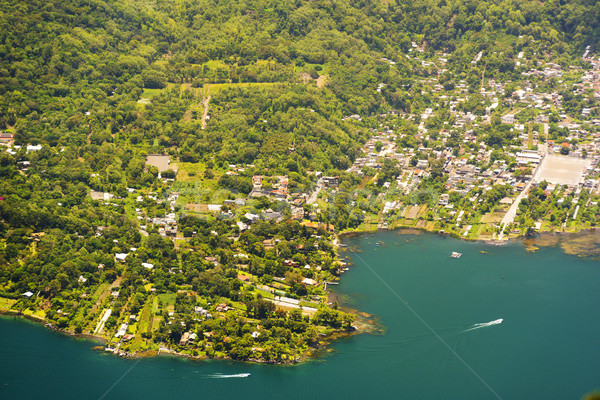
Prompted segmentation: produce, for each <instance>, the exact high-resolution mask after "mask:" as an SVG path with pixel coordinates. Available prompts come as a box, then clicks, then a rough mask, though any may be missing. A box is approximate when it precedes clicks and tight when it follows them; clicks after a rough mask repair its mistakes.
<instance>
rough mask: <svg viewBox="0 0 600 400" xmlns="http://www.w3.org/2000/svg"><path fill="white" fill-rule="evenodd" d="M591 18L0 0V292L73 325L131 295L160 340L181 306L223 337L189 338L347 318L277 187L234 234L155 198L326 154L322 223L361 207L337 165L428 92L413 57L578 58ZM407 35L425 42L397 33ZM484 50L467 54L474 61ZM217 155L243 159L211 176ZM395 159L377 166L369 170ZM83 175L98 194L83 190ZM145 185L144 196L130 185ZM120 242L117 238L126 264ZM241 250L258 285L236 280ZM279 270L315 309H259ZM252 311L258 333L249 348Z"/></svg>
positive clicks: (305, 164) (290, 348) (230, 350)
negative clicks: (180, 173) (157, 221)
mask: <svg viewBox="0 0 600 400" xmlns="http://www.w3.org/2000/svg"><path fill="white" fill-rule="evenodd" d="M598 24H600V6H599V5H598V3H597V2H596V1H593V0H575V1H568V2H567V1H558V0H554V1H545V2H538V1H529V0H514V1H510V0H487V1H474V0H472V1H466V2H465V1H451V0H414V1H409V0H398V1H394V0H385V1H384V0H381V1H356V2H351V1H346V0H315V1H311V2H302V1H287V0H286V1H279V0H277V1H272V0H268V1H267V0H247V1H213V0H194V1H191V0H169V1H150V0H148V1H146V0H121V1H113V0H108V1H100V0H65V1H60V2H49V1H48V2H46V1H35V0H32V1H27V2H22V1H17V0H6V1H3V2H2V3H1V4H0V129H1V130H2V131H4V132H8V133H12V134H14V144H15V145H20V146H21V147H20V148H19V149H17V150H16V151H14V152H12V153H9V152H7V151H5V150H2V151H1V152H0V239H1V242H0V296H2V297H3V298H7V299H14V300H17V299H20V298H21V297H22V293H23V292H27V291H30V292H32V293H34V294H35V296H34V297H32V298H31V299H30V300H20V302H21V303H22V304H21V305H20V307H21V309H26V308H28V307H31V308H32V309H33V308H37V309H43V310H45V311H44V316H45V318H46V320H47V321H50V322H51V323H54V324H55V325H57V326H60V327H61V328H66V329H69V330H73V331H76V332H88V333H91V332H93V331H94V327H95V322H97V319H98V318H99V316H100V313H101V311H102V309H103V307H107V306H108V305H109V304H110V305H111V307H112V310H113V314H112V317H111V318H110V319H109V320H108V321H107V324H108V325H107V327H115V326H117V322H118V321H119V322H121V321H123V320H124V319H126V318H128V316H129V314H136V313H141V315H142V321H140V324H142V323H144V324H146V325H145V326H144V330H139V331H140V332H143V333H142V336H144V338H145V339H149V340H150V339H151V340H152V341H153V342H154V343H162V342H164V341H171V342H172V343H174V344H177V343H178V341H179V338H180V337H181V335H182V333H183V332H182V328H181V326H185V327H186V330H190V331H192V330H194V329H196V330H197V331H198V332H199V333H206V334H208V333H210V334H211V335H212V334H213V333H214V335H215V337H219V338H220V339H219V340H214V341H213V343H216V344H215V345H214V346H213V347H212V349H209V348H208V347H210V346H208V347H207V346H206V344H203V345H202V348H200V349H197V351H199V352H200V353H203V354H204V353H206V354H209V355H214V354H215V352H216V353H217V354H222V355H228V356H230V357H233V358H239V359H249V358H259V359H262V360H268V361H273V360H278V361H281V360H282V359H285V357H283V355H286V357H288V358H289V359H293V358H295V357H297V356H298V355H299V354H300V353H301V352H302V351H304V350H305V349H306V348H307V347H308V346H309V345H311V344H313V343H314V342H315V341H316V340H317V334H318V333H325V332H329V331H330V329H340V328H348V327H349V326H350V325H351V323H352V322H353V318H352V316H349V315H347V314H346V313H343V312H340V311H337V310H335V309H334V308H335V307H333V305H332V307H333V308H330V307H329V306H327V305H326V300H327V299H326V294H325V293H324V291H323V289H322V288H321V287H311V286H308V285H306V284H303V283H302V282H303V280H304V279H312V278H314V277H316V276H317V275H319V276H320V277H321V278H322V280H325V279H335V276H336V275H337V273H338V272H339V269H338V264H337V261H336V256H337V254H336V251H335V249H334V248H333V247H332V246H331V242H330V241H331V239H332V237H331V236H330V235H331V232H330V231H329V230H328V229H327V228H329V226H328V225H327V226H325V227H323V226H321V227H318V228H314V227H307V226H305V225H302V224H300V223H299V222H291V221H290V220H289V218H288V217H289V215H290V210H289V207H287V206H285V205H282V204H280V203H278V202H276V201H270V200H268V199H265V198H263V199H259V200H257V201H256V202H254V203H249V208H248V211H249V212H252V213H256V214H260V213H261V212H272V210H275V211H280V212H281V213H282V214H283V216H284V218H283V219H284V221H283V222H280V223H275V222H274V221H261V222H260V223H257V224H253V225H252V226H251V228H249V229H248V230H246V231H245V232H243V233H242V232H240V228H239V227H238V226H236V224H233V223H231V221H228V220H227V219H226V217H223V218H217V217H214V218H212V217H211V218H201V217H198V216H195V215H188V214H186V213H185V212H184V210H182V209H181V208H180V207H179V205H178V206H177V207H175V208H174V209H169V207H168V206H167V198H168V196H169V195H170V193H171V192H172V191H173V190H177V191H179V192H181V193H182V194H186V193H187V194H186V195H188V196H194V195H196V194H194V193H193V191H194V190H198V186H194V182H195V181H194V180H193V179H192V178H193V175H192V174H198V175H196V178H198V179H200V177H199V176H200V175H201V179H202V180H201V185H205V186H206V187H208V188H209V189H210V190H211V191H212V192H211V193H214V192H215V191H216V190H217V189H224V190H226V191H227V193H228V194H227V195H226V196H225V197H226V198H229V199H235V198H237V197H240V194H241V196H242V197H244V196H246V195H248V193H249V192H250V191H251V190H252V181H251V178H252V176H253V175H258V174H263V175H268V176H275V175H286V176H288V177H289V181H290V182H289V190H290V192H291V193H303V192H306V191H307V190H308V189H311V188H313V187H314V183H315V179H314V177H313V176H311V175H310V174H309V172H311V171H322V172H323V173H324V174H327V175H332V176H334V175H335V176H339V177H340V192H339V194H338V195H337V197H336V198H335V199H331V203H330V204H332V206H333V207H335V210H336V213H335V215H329V214H327V213H326V212H325V213H324V215H325V216H324V217H322V220H321V221H319V222H327V223H331V224H333V225H334V226H335V227H336V228H339V229H343V228H346V227H355V226H357V225H358V224H359V223H360V222H361V220H362V218H364V217H363V215H362V214H363V213H364V210H361V209H359V208H354V209H353V208H352V207H349V208H347V207H345V206H346V205H347V204H350V203H352V201H353V199H352V198H351V190H350V189H351V188H352V187H354V186H356V185H357V184H359V183H360V179H357V178H356V177H354V176H350V175H349V174H346V173H345V170H347V169H348V168H349V167H350V166H351V165H352V163H353V162H354V161H355V160H356V158H357V157H359V156H360V148H361V146H362V145H363V144H364V143H365V142H366V141H367V139H368V138H369V137H370V134H371V131H370V130H371V129H374V128H377V127H378V120H377V118H370V117H373V116H377V115H379V114H383V113H387V112H389V111H391V110H399V111H400V112H410V113H418V112H420V111H422V110H423V109H424V108H425V107H429V106H431V99H430V98H429V97H428V96H427V94H426V91H427V89H428V88H427V86H426V85H424V84H423V81H424V80H426V79H427V78H428V77H429V76H430V75H431V74H433V72H432V69H431V68H429V67H427V65H425V64H424V63H422V62H421V61H420V60H428V59H429V58H431V57H432V56H434V55H440V54H447V59H448V63H447V65H446V69H447V70H446V72H445V75H444V76H442V77H441V79H440V82H441V83H442V84H445V87H446V86H447V88H448V89H449V88H451V87H454V83H453V82H454V81H457V80H460V79H464V80H466V81H467V82H468V83H469V84H470V85H473V86H474V85H475V83H476V82H478V81H479V79H481V76H484V77H496V78H498V79H500V78H504V79H506V80H514V81H518V80H519V79H521V73H520V72H519V71H518V70H517V69H516V68H515V62H514V58H515V56H516V53H518V52H520V51H524V52H527V53H528V54H533V53H536V54H541V55H542V54H550V53H551V54H554V55H555V57H557V60H558V61H567V62H570V63H571V62H572V63H580V60H579V59H578V56H580V54H581V53H582V52H583V49H584V48H585V47H586V46H587V45H590V44H591V45H593V44H594V43H596V42H597V41H598V39H599V36H600V30H599V29H598V28H599V27H598ZM417 47H418V48H419V49H421V52H420V53H418V54H419V55H418V57H420V58H418V57H417V56H416V55H415V54H416V53H417V52H416V51H414V52H412V53H410V52H409V51H412V50H414V49H416V48H417ZM480 52H481V54H482V55H483V56H482V62H481V63H478V64H473V63H472V60H473V59H474V57H476V55H477V54H478V53H480ZM408 54H411V57H409V56H408ZM473 82H475V83H473ZM574 101H577V99H575V100H574ZM462 107H470V109H472V110H475V109H476V108H477V107H480V108H483V107H481V104H466V105H464V106H462ZM480 111H481V110H480ZM205 115H206V116H207V118H205ZM350 115H359V116H360V117H362V119H363V120H362V122H360V123H357V122H356V121H353V120H349V119H347V118H345V117H348V116H350ZM442 123H443V121H442V119H439V120H431V121H430V122H428V124H431V125H432V126H436V124H437V125H439V126H441V124H442ZM394 124H395V125H396V126H397V127H398V128H399V129H400V130H401V131H403V132H405V133H409V134H411V133H412V132H413V131H414V129H415V127H414V126H413V125H412V124H410V123H406V122H405V121H401V120H400V119H398V120H396V121H394ZM486 129H488V130H489V129H496V130H495V131H493V132H490V133H487V132H484V134H485V135H486V140H488V141H489V143H490V144H491V145H494V144H498V145H501V144H504V143H509V142H510V140H512V139H513V138H512V136H511V135H512V133H509V132H503V129H502V128H499V127H498V128H496V127H492V128H486ZM409 136H410V135H409ZM403 140H404V142H403V143H404V144H405V145H406V146H409V147H410V146H413V142H411V141H412V140H413V139H412V138H411V137H407V138H405V139H403ZM452 140H455V138H452ZM457 143H458V142H457ZM27 145H41V146H42V148H41V150H39V151H28V150H27ZM414 146H415V147H416V146H417V145H416V144H414ZM148 154H168V155H170V156H171V157H172V159H173V160H176V161H178V162H181V163H187V164H190V165H192V166H190V167H189V168H188V169H189V171H192V172H189V173H188V175H187V177H188V178H189V181H190V182H192V181H193V182H192V183H190V182H186V181H176V182H175V183H174V184H173V183H170V182H164V181H163V180H161V179H159V171H158V170H157V169H156V168H155V167H150V166H148V165H147V164H146V159H147V156H148ZM415 161H416V158H415ZM232 164H233V165H242V166H245V168H244V170H240V171H239V173H238V174H237V176H236V177H232V176H229V175H226V171H227V169H228V166H229V165H232ZM195 166H197V172H196V170H195V169H194V168H196V167H195ZM396 175H398V171H396V170H394V168H393V167H392V166H386V167H385V168H384V169H383V170H382V176H383V177H387V176H389V177H395V176H396ZM171 176H175V173H174V172H173V171H167V172H166V173H165V172H164V171H163V176H162V177H163V178H164V177H171ZM434 178H435V177H434ZM194 179H195V178H194ZM382 182H383V181H382ZM269 184H271V183H269ZM90 190H94V191H99V192H107V193H111V194H112V195H113V196H114V198H113V200H110V201H100V200H93V199H92V198H90ZM371 190H372V191H373V192H375V193H377V190H379V189H378V188H376V187H373V188H371ZM134 191H135V192H134ZM500 192H501V191H499V193H500ZM190 193H191V194H190ZM140 194H142V195H143V196H148V195H152V196H154V197H153V199H154V200H149V199H148V197H145V199H144V202H142V203H136V201H135V198H136V196H138V195H140ZM501 194H504V192H501ZM197 196H199V195H197ZM497 197H498V198H501V196H500V195H499V196H497ZM530 197H531V196H530ZM359 200H360V198H359ZM530 200H531V201H533V200H535V199H534V198H533V197H532V198H531V199H530ZM205 202H206V201H205ZM338 206H339V207H338ZM136 209H141V210H142V211H138V210H136ZM268 210H271V211H268ZM171 211H176V212H177V217H178V219H179V236H178V237H179V238H182V237H183V236H184V233H185V236H186V238H187V240H185V243H184V244H181V243H178V242H177V241H174V240H172V239H171V238H166V237H164V236H161V235H160V234H159V230H158V228H157V227H153V226H149V227H148V229H147V235H143V234H141V233H140V224H142V225H144V224H145V223H144V222H142V223H140V221H139V218H136V212H140V213H142V214H143V215H144V217H145V218H149V219H151V218H155V217H165V215H166V214H169V213H170V212H171ZM138 215H139V214H138ZM244 221H246V222H248V221H247V220H246V219H244ZM149 225H151V224H149ZM175 243H176V244H175ZM131 249H136V250H135V251H133V250H131ZM117 253H131V256H129V257H128V258H127V259H126V261H125V262H123V263H120V262H117V261H115V254H117ZM134 253H135V254H134ZM239 254H242V255H243V257H245V258H246V260H245V261H244V262H241V261H240V260H239V259H238V258H236V257H237V256H239ZM285 260H287V262H286V261H285ZM142 263H150V264H152V265H153V266H154V268H153V269H152V270H150V269H148V268H144V267H142ZM99 265H102V267H101V268H99V267H98V266H99ZM240 265H242V266H243V270H244V271H243V272H244V273H247V274H248V275H247V276H248V277H252V279H255V282H254V283H255V285H254V286H252V287H248V286H247V285H244V284H243V283H242V281H241V280H240V278H239V276H238V274H239V272H240V270H241V269H242V267H240ZM305 266H309V267H311V268H305ZM316 267H318V269H316ZM317 271H318V272H317ZM274 277H281V278H285V279H284V281H282V283H281V284H280V286H279V287H280V289H281V291H282V293H283V294H285V295H287V296H290V297H293V298H296V299H305V300H306V299H312V300H313V301H315V302H316V303H320V304H321V305H322V307H320V308H319V310H318V311H317V312H316V313H315V314H314V315H313V316H312V317H311V318H310V319H309V318H308V317H305V316H304V317H303V316H302V315H301V314H300V313H298V312H290V313H287V314H286V313H285V312H283V313H282V312H278V311H275V307H274V306H273V303H270V302H265V301H264V300H263V296H265V295H267V294H266V293H261V292H260V290H259V289H257V288H259V286H260V285H266V284H272V283H273V278H274ZM304 282H306V281H304ZM109 285H112V286H110V290H117V289H119V291H120V293H118V294H117V296H114V297H115V298H114V299H110V296H108V297H109V298H105V297H102V293H104V292H106V293H109V292H110V290H109ZM148 285H149V286H148ZM150 289H152V290H153V291H150ZM182 291H183V292H186V293H192V292H193V293H194V296H195V297H193V299H192V298H191V297H189V296H187V295H185V294H182V293H183V292H182ZM160 296H162V297H160ZM169 296H171V297H169ZM175 296H177V298H175ZM170 302H171V303H172V304H171V306H173V307H174V308H173V309H169V308H168V305H167V304H170ZM218 302H227V303H228V305H229V306H232V307H233V308H237V309H239V310H242V311H243V312H244V318H245V319H240V318H237V317H236V316H235V315H233V316H231V315H229V316H227V317H226V318H227V319H215V320H204V321H202V322H199V321H195V320H194V319H193V318H192V314H193V312H192V310H193V309H194V307H195V306H202V307H209V305H211V306H214V305H215V304H217V303H218ZM144 310H145V311H144ZM169 312H174V313H175V317H174V318H176V322H173V320H171V319H170V317H171V316H172V315H171V316H170V315H169ZM150 315H152V317H150ZM144 316H146V317H144ZM144 318H146V319H145V320H144ZM152 321H155V322H152ZM180 322H185V323H183V324H180ZM153 323H154V324H155V325H152V324H153ZM257 325H260V326H262V327H263V330H262V331H260V332H262V333H261V334H262V337H261V339H260V343H261V346H262V348H263V351H262V355H261V356H256V355H255V356H252V351H250V350H249V349H250V348H251V347H252V343H253V342H252V340H251V339H249V334H250V333H252V331H253V330H256V329H259V328H256V326H257ZM169 326H171V328H169ZM174 326H177V328H174ZM153 327H154V328H153ZM315 327H316V328H315ZM259 330H260V329H259ZM205 336H206V337H208V336H207V335H205ZM225 337H227V338H230V340H225V339H224V338H225ZM232 338H233V339H232ZM137 346H138V347H137V348H136V349H141V348H142V347H143V346H142V345H141V344H139V343H138V344H137ZM195 351H196V350H195ZM282 357H283V358H282Z"/></svg>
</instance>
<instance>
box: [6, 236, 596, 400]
mask: <svg viewBox="0 0 600 400" xmlns="http://www.w3.org/2000/svg"><path fill="white" fill-rule="evenodd" d="M344 243H345V244H347V246H348V247H347V248H348V249H353V251H354V252H347V253H345V255H347V256H349V257H350V259H351V261H352V263H353V265H352V266H351V267H350V270H349V271H348V272H346V273H345V274H344V276H343V278H342V280H341V283H340V285H338V286H337V287H336V292H337V294H338V296H339V299H340V300H339V301H340V304H342V305H346V306H349V307H354V308H357V309H359V310H362V311H365V312H367V313H370V314H374V315H376V316H377V317H378V322H379V324H381V325H382V326H383V328H384V330H385V334H382V335H370V334H362V335H356V336H352V337H350V338H346V339H343V340H341V341H339V342H336V343H335V344H334V345H333V346H331V349H332V351H331V352H329V353H327V354H324V355H323V356H322V357H321V358H319V359H316V360H313V361H310V362H307V363H305V364H302V365H298V366H291V367H282V366H271V365H250V364H242V363H235V362H230V361H203V362H196V361H190V360H185V359H179V358H170V357H158V358H150V359H139V360H131V359H121V358H117V357H114V356H112V355H108V354H104V353H102V352H99V351H95V350H92V347H93V346H95V345H96V343H94V342H91V341H85V340H74V339H73V338H70V337H67V336H64V335H62V334H59V333H55V332H52V331H49V330H47V329H45V328H43V327H42V326H39V325H36V324H33V323H31V322H28V321H25V320H22V319H14V318H12V317H4V318H0V338H1V340H2V341H1V343H2V345H1V346H0V360H1V361H2V362H1V363H0V398H3V399H4V398H5V399H10V398H19V399H37V398H40V397H42V396H43V397H44V398H47V399H64V398H86V399H122V398H144V399H164V398H190V397H196V398H220V399H239V398H244V399H276V398H287V399H305V398H327V399H348V398H350V399H354V398H379V399H432V398H441V399H495V398H498V397H500V398H502V399H521V398H530V399H579V398H581V397H582V396H583V395H584V394H585V393H587V392H589V391H591V390H593V389H596V388H599V387H600V369H599V368H597V360H598V359H600V336H599V335H598V332H599V331H600V319H599V318H598V313H597V306H598V304H600V291H599V290H598V287H600V265H599V263H598V262H597V261H594V260H591V259H588V258H580V257H576V256H573V255H567V254H565V253H564V252H563V251H562V250H561V249H560V248H558V247H542V248H540V249H539V250H537V251H536V252H527V251H526V250H525V248H524V247H523V246H522V245H521V244H520V243H511V244H508V245H506V246H499V247H495V246H491V245H487V244H483V243H475V242H465V241H459V240H455V239H451V238H441V237H440V236H438V235H433V234H423V235H403V234H399V233H398V232H378V233H376V234H370V235H360V236H355V237H346V238H344ZM453 251H457V252H460V253H462V257H461V258H459V259H453V258H450V254H451V253H452V252H453ZM482 252H485V253H482ZM500 320H501V321H500ZM499 321H500V322H499Z"/></svg>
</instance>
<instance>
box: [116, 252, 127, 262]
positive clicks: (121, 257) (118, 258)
mask: <svg viewBox="0 0 600 400" xmlns="http://www.w3.org/2000/svg"><path fill="white" fill-rule="evenodd" d="M128 255H129V253H117V254H115V260H116V261H120V262H125V259H126V258H127V256H128Z"/></svg>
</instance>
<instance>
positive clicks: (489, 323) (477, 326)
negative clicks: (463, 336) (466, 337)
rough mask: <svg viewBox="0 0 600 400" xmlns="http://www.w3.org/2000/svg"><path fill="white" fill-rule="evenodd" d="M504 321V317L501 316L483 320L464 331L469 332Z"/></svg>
mask: <svg viewBox="0 0 600 400" xmlns="http://www.w3.org/2000/svg"><path fill="white" fill-rule="evenodd" d="M502 321H504V320H503V319H502V318H499V319H495V320H493V321H490V322H483V323H480V324H475V325H473V326H472V327H470V328H469V329H467V330H464V331H463V332H469V331H473V330H475V329H481V328H487V327H488V326H492V325H500V324H501V323H502Z"/></svg>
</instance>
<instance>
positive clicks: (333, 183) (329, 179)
mask: <svg viewBox="0 0 600 400" xmlns="http://www.w3.org/2000/svg"><path fill="white" fill-rule="evenodd" d="M322 181H323V185H324V186H325V187H338V185H339V184H340V177H339V176H324V177H323V178H322Z"/></svg>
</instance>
